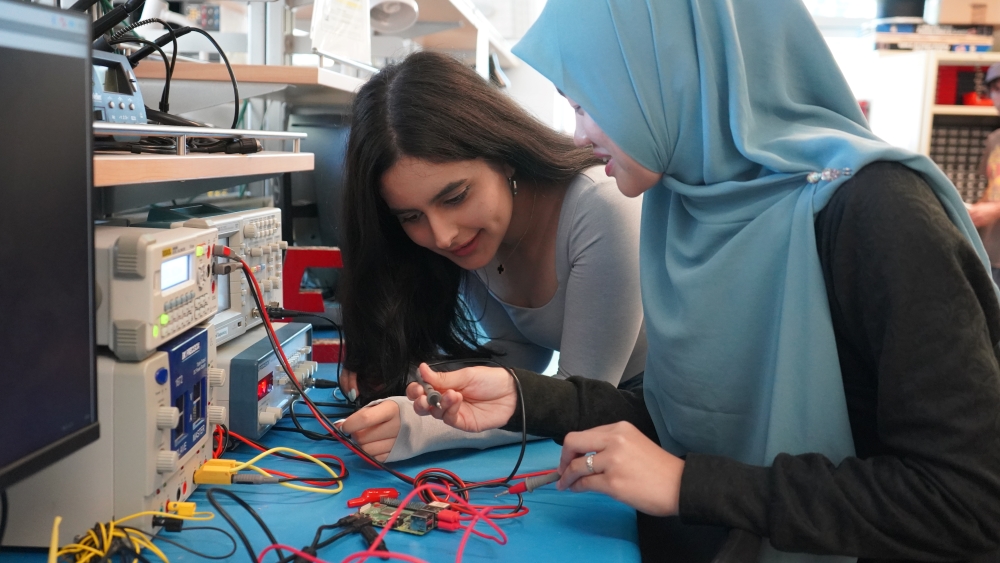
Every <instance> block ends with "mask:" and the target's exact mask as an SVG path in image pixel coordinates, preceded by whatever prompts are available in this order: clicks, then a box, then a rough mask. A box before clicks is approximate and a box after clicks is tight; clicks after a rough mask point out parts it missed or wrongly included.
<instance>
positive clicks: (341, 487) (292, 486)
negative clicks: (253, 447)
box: [230, 446, 344, 494]
mask: <svg viewBox="0 0 1000 563" xmlns="http://www.w3.org/2000/svg"><path fill="white" fill-rule="evenodd" d="M275 452H284V453H289V454H292V455H296V456H299V457H302V458H304V459H308V460H309V461H311V462H313V463H315V464H316V465H318V466H320V467H322V468H323V469H325V470H326V472H327V473H329V474H330V475H332V476H333V478H334V479H340V475H337V472H336V471H334V470H333V468H331V467H330V466H329V465H327V464H325V463H323V462H322V461H320V460H318V459H316V458H314V457H313V456H311V455H309V454H307V453H303V452H300V451H298V450H293V449H292V448H285V447H280V446H279V447H277V448H271V449H269V450H267V451H266V452H263V453H261V454H260V455H258V456H257V457H255V458H253V459H251V460H250V461H247V462H244V463H241V464H239V465H237V466H236V467H233V468H232V469H230V473H238V472H240V471H242V470H244V469H250V470H253V471H256V472H257V473H260V474H261V475H266V476H268V477H270V476H271V474H270V473H268V472H267V471H265V470H263V469H261V468H259V467H257V466H255V465H254V463H256V462H258V461H260V460H262V459H264V458H265V457H267V456H269V455H271V454H273V453H275ZM319 480H321V479H319V478H318V479H317V481H319ZM279 484H280V485H282V486H285V487H288V488H289V489H295V490H298V491H306V492H311V493H324V494H336V493H339V492H340V491H342V490H344V483H342V482H339V481H338V482H337V486H336V488H333V489H320V488H317V487H304V486H302V485H295V484H293V483H279Z"/></svg>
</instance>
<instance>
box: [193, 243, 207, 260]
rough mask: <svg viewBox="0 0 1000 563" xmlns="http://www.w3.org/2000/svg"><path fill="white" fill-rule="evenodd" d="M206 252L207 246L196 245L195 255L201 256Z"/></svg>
mask: <svg viewBox="0 0 1000 563" xmlns="http://www.w3.org/2000/svg"><path fill="white" fill-rule="evenodd" d="M204 254H205V247H204V246H200V245H199V246H197V247H195V249H194V255H195V256H197V257H199V258H200V257H201V256H202V255H204Z"/></svg>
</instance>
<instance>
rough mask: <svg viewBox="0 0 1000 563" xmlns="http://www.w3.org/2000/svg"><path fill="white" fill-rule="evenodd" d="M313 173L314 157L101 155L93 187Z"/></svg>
mask: <svg viewBox="0 0 1000 563" xmlns="http://www.w3.org/2000/svg"><path fill="white" fill-rule="evenodd" d="M312 169H313V155H312V153H292V152H267V151H265V152H259V153H256V154H189V155H184V156H176V155H160V154H119V153H98V154H95V155H94V187H95V188H106V187H110V186H127V185H137V184H157V183H163V182H185V181H192V180H198V181H200V180H207V179H216V178H233V179H234V180H235V183H239V179H240V178H244V177H255V178H256V177H260V176H277V175H279V174H284V173H285V172H302V171H307V170H312Z"/></svg>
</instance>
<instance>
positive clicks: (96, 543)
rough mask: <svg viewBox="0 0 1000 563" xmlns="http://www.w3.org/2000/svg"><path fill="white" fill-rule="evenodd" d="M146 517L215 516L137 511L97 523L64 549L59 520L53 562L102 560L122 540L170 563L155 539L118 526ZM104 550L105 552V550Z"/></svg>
mask: <svg viewBox="0 0 1000 563" xmlns="http://www.w3.org/2000/svg"><path fill="white" fill-rule="evenodd" d="M143 516H163V517H166V518H176V519H178V520H197V521H205V520H211V519H212V518H215V514H213V513H211V512H195V513H194V514H193V515H191V516H182V515H180V514H174V513H171V512H160V511H157V510H149V511H145V512H137V513H135V514H130V515H128V516H126V517H124V518H119V519H118V520H114V521H111V522H108V523H104V522H98V523H97V525H96V526H95V527H94V528H96V530H97V531H95V529H94V528H91V529H90V530H87V534H86V536H84V537H83V538H82V539H81V540H79V542H78V543H71V544H68V545H66V546H63V548H62V549H57V544H58V541H59V540H58V526H59V520H60V519H59V518H57V519H56V521H55V522H54V523H53V531H52V533H53V540H52V541H53V545H52V549H51V551H50V554H49V561H50V563H56V562H55V559H56V558H58V557H62V556H63V555H73V556H74V557H73V560H74V562H75V563H88V562H89V561H91V560H92V559H94V558H95V557H100V558H103V557H104V556H105V555H107V548H108V547H110V546H111V543H112V541H113V540H114V539H115V538H121V539H124V540H126V541H128V542H129V543H130V544H131V547H132V549H134V550H135V553H136V554H138V553H140V552H142V550H143V549H148V550H149V551H151V552H152V553H153V554H155V555H156V556H157V557H158V558H159V559H160V560H161V561H162V562H163V563H170V561H169V559H167V556H166V554H165V553H163V551H162V550H161V549H160V548H159V547H157V546H156V545H155V544H154V543H153V541H152V536H150V535H149V534H147V533H146V532H143V531H142V530H136V529H128V530H126V529H122V528H120V527H119V526H120V525H121V523H122V522H126V521H128V520H134V519H136V518H141V517H143ZM102 548H103V549H102Z"/></svg>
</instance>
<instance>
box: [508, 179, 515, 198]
mask: <svg viewBox="0 0 1000 563" xmlns="http://www.w3.org/2000/svg"><path fill="white" fill-rule="evenodd" d="M507 185H508V186H510V193H511V194H513V195H515V196H516V195H517V180H515V179H514V177H513V176H511V177H510V178H507Z"/></svg>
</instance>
